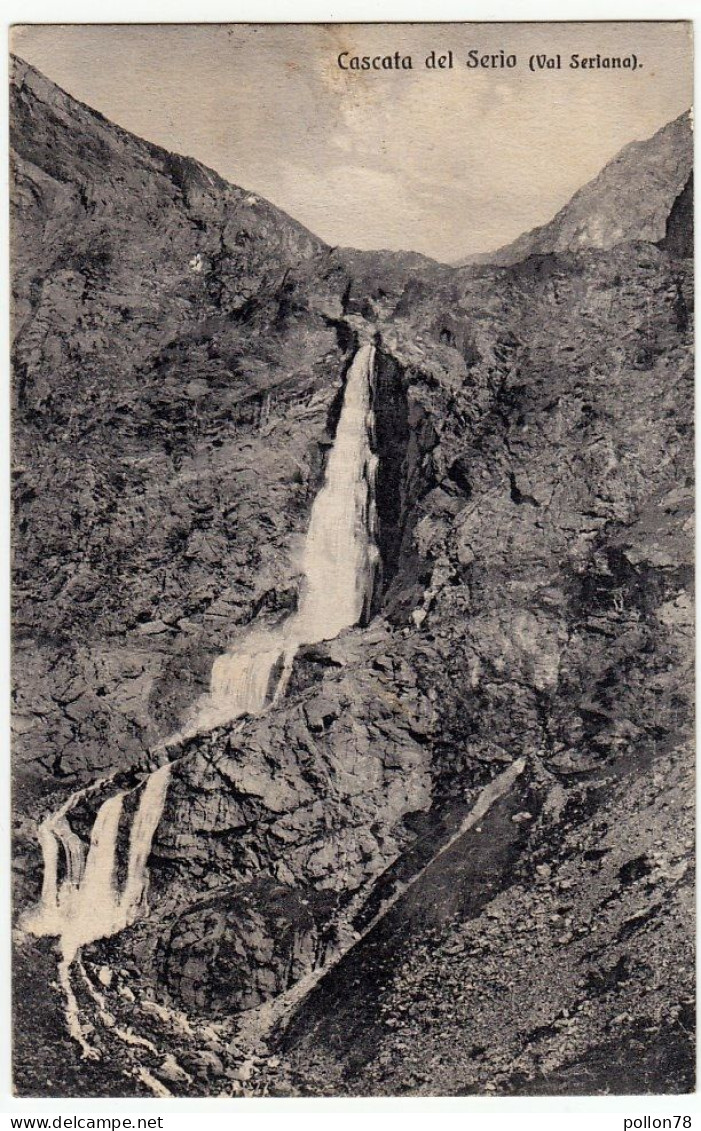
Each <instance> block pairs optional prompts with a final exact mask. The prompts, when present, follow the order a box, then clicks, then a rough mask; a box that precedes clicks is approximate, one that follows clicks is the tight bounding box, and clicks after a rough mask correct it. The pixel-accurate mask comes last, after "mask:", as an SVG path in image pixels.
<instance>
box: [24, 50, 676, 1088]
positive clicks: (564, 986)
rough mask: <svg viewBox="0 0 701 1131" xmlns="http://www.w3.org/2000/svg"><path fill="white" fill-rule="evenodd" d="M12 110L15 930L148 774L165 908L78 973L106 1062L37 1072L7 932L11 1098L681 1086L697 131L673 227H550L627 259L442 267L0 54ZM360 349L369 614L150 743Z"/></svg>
mask: <svg viewBox="0 0 701 1131" xmlns="http://www.w3.org/2000/svg"><path fill="white" fill-rule="evenodd" d="M13 100H14V101H13V106H14V109H13V145H14V150H15V153H16V160H17V165H16V173H15V189H16V193H15V195H16V200H15V208H16V212H15V216H14V228H13V240H14V249H15V262H16V278H15V286H16V294H15V298H14V302H15V306H14V312H15V313H14V330H15V345H14V351H15V355H14V356H15V372H16V396H17V407H16V410H15V411H16V415H15V432H16V440H15V453H14V454H15V459H16V472H15V499H16V504H17V518H16V526H15V553H16V566H15V582H16V597H15V609H16V613H15V617H16V636H15V694H16V697H17V706H16V713H15V718H16V723H17V727H18V736H17V739H16V744H15V755H14V757H15V763H14V765H15V774H16V780H17V783H18V787H17V790H16V794H15V798H16V820H17V841H16V845H17V849H16V857H17V867H18V877H19V878H18V884H17V887H16V903H17V906H18V910H21V909H22V907H23V906H25V905H26V904H27V903H29V902H31V901H32V900H33V899H34V898H36V894H37V891H38V885H39V882H40V866H39V859H38V853H37V848H36V843H35V821H36V816H37V811H38V810H41V811H45V810H46V809H50V808H55V807H56V805H57V804H58V802H59V801H60V800H61V799H63V798H65V797H66V796H67V795H68V794H69V793H70V792H71V791H72V790H74V789H75V788H76V786H77V785H79V784H82V783H85V782H87V781H92V780H93V779H95V778H97V777H99V776H101V775H102V774H104V773H105V771H106V770H108V769H117V770H120V771H122V773H123V775H124V776H125V778H127V779H128V780H129V781H130V782H131V784H132V786H133V787H134V789H135V794H134V796H135V797H136V796H138V790H139V789H140V785H139V783H140V781H142V780H143V774H144V772H145V771H146V770H148V769H149V768H152V767H153V766H155V765H156V764H157V763H158V762H159V761H162V760H163V759H164V758H166V757H167V758H172V759H174V765H173V772H172V779H171V786H170V788H169V792H168V796H167V801H166V808H165V811H164V814H163V819H162V820H161V823H160V825H159V828H158V831H157V834H156V837H155V839H154V842H153V846H152V852H151V857H150V861H149V868H150V876H151V884H150V892H149V903H150V908H151V911H150V915H149V916H148V917H146V918H144V919H143V920H142V921H140V922H139V923H137V924H136V925H135V926H134V927H132V928H130V929H129V930H127V931H125V932H123V933H122V934H121V935H120V936H118V937H116V938H113V939H109V940H105V941H103V942H99V943H97V944H95V945H94V946H93V947H91V948H89V949H88V950H87V951H86V953H85V955H84V968H83V969H84V980H83V982H81V984H80V994H79V997H80V1001H79V1004H80V1005H81V1007H82V1008H84V1009H85V1010H86V1011H87V1010H88V1009H90V1010H92V1015H93V1017H94V1028H95V1033H94V1040H95V1044H96V1046H97V1047H98V1048H100V1047H101V1048H102V1049H103V1050H104V1053H105V1059H104V1061H103V1063H102V1064H96V1065H93V1064H91V1063H80V1064H78V1063H77V1062H76V1060H75V1057H74V1056H72V1055H71V1054H70V1049H68V1050H67V1049H66V1047H65V1045H64V1043H63V1042H64V1040H65V1038H64V1037H63V1035H62V1034H60V1033H59V1031H58V1023H56V1025H54V1026H53V1027H51V1025H50V1022H49V1021H47V1022H46V1024H47V1025H49V1026H50V1028H49V1032H48V1033H47V1035H46V1043H47V1045H48V1046H49V1050H50V1051H49V1052H48V1053H47V1054H46V1057H45V1058H44V1059H43V1060H42V1062H41V1063H38V1062H37V1060H36V1053H35V1052H33V1051H32V1042H31V1040H30V1037H29V1035H28V1034H27V1032H26V1029H27V1027H28V1023H27V1022H25V1023H24V1025H23V1022H22V1018H23V1017H24V1013H23V1011H24V1010H26V1009H27V1008H30V1009H31V1008H34V1007H35V1005H36V1003H37V1002H40V1001H42V1000H43V998H42V995H43V994H45V993H46V986H45V984H44V982H43V981H42V977H44V975H43V974H42V970H43V969H44V966H43V965H42V963H45V962H46V959H47V956H48V954H49V944H48V943H45V942H40V943H37V942H36V941H35V940H30V939H27V938H26V937H23V938H21V939H20V940H19V942H18V959H17V974H16V985H17V989H18V999H17V1000H18V1004H17V1009H18V1018H19V1020H18V1044H17V1056H16V1078H17V1083H18V1087H19V1088H20V1090H21V1091H25V1092H27V1091H30V1092H31V1091H33V1092H40V1093H42V1094H56V1093H59V1094H60V1093H61V1092H62V1091H63V1093H64V1094H65V1091H66V1090H68V1091H70V1092H73V1093H76V1094H91V1093H92V1094H95V1093H99V1094H103V1093H107V1094H133V1093H135V1092H136V1093H138V1094H141V1093H142V1092H148V1091H153V1090H154V1089H156V1090H157V1089H158V1088H159V1087H160V1088H163V1089H166V1088H167V1089H168V1090H169V1091H171V1092H174V1093H176V1094H193V1095H194V1094H202V1093H209V1094H219V1093H222V1094H240V1093H241V1092H246V1093H251V1094H264V1093H273V1094H324V1093H329V1092H333V1093H335V1094H338V1093H344V1092H348V1093H358V1094H362V1093H365V1094H367V1093H383V1092H387V1093H398V1092H399V1093H413V1092H425V1093H430V1092H436V1091H438V1092H442V1093H456V1094H459V1093H465V1092H490V1091H491V1092H494V1091H497V1092H514V1091H516V1092H519V1091H520V1092H524V1091H526V1092H540V1093H543V1092H546V1093H547V1092H554V1091H558V1090H560V1091H576V1090H578V1088H579V1089H580V1090H581V1087H580V1085H581V1082H582V1081H584V1082H586V1087H585V1090H588V1091H594V1092H596V1091H602V1092H603V1091H616V1090H624V1091H633V1090H638V1088H639V1087H640V1088H641V1089H643V1090H644V1089H645V1088H650V1089H652V1090H657V1091H670V1092H674V1091H680V1090H685V1089H688V1088H689V1087H690V1086H691V1072H692V1068H691V1065H692V1063H693V1059H692V1056H691V1046H690V1043H689V1039H688V1029H689V1017H690V1010H691V1008H692V1004H691V1003H692V1001H693V989H692V986H691V984H690V980H691V977H692V969H693V962H692V959H691V946H692V932H691V927H690V922H689V899H690V894H689V893H690V890H691V889H690V886H689V885H690V874H691V866H692V847H693V842H692V834H691V832H690V830H689V828H688V821H689V819H690V809H689V806H690V802H691V800H692V798H693V794H692V792H691V788H692V786H691V773H692V759H691V755H690V752H689V742H690V717H691V695H692V683H691V633H692V604H691V600H692V599H691V595H690V592H691V583H692V577H693V562H692V556H691V534H690V524H691V514H692V504H693V498H692V449H693V442H692V441H693V437H692V430H691V420H692V411H693V410H692V404H693V367H692V361H691V325H692V313H691V276H690V264H689V260H688V259H686V258H685V254H686V252H687V250H688V248H689V246H690V243H689V223H690V211H689V209H688V207H687V205H686V203H685V199H684V195H683V194H684V183H685V179H686V176H687V174H688V167H687V165H686V164H685V162H686V161H687V158H686V149H685V145H686V142H685V140H684V138H685V137H686V131H687V130H688V126H687V124H685V123H684V122H683V121H679V122H677V123H672V124H671V125H670V127H668V129H667V134H666V135H665V140H664V146H661V147H660V150H659V154H658V158H657V163H656V165H655V166H654V167H655V170H656V172H655V176H656V178H657V181H656V183H658V184H663V185H664V186H665V189H664V193H662V192H661V193H660V194H659V199H658V204H659V208H658V212H659V215H658V214H656V215H655V217H654V218H651V216H650V215H648V216H647V218H646V219H645V221H644V222H643V221H642V220H641V217H640V216H639V215H638V213H634V214H630V213H629V212H627V211H626V210H625V208H624V205H623V204H622V203H621V201H620V200H618V199H617V193H618V185H619V179H617V178H615V177H613V174H612V173H611V168H612V167H611V166H609V167H607V170H605V171H604V173H602V175H601V177H600V178H599V181H598V182H595V183H597V184H598V186H599V187H598V188H597V189H596V195H595V197H592V194H591V193H590V192H589V189H585V190H582V193H580V194H578V196H577V197H575V200H574V201H573V202H572V210H571V213H570V215H571V216H574V215H575V213H576V214H577V215H578V216H579V217H580V220H579V221H577V223H578V224H580V226H581V224H585V221H586V223H588V224H589V225H590V227H589V229H587V230H590V231H593V230H594V226H595V225H596V223H598V220H597V217H600V216H602V215H603V214H604V213H605V215H606V216H607V217H614V216H615V215H616V214H617V212H618V210H619V208H620V210H621V211H626V216H627V219H626V226H625V227H624V228H622V229H621V231H620V232H619V234H618V235H616V236H615V237H614V236H612V235H611V233H612V232H613V230H614V227H615V224H614V223H613V220H612V221H611V224H612V225H613V226H611V225H609V227H607V228H606V231H607V232H608V235H606V236H605V237H604V236H602V237H601V241H600V244H599V246H595V247H585V248H583V247H582V246H581V243H582V241H580V242H579V243H577V241H576V240H574V237H572V238H570V237H569V236H568V237H565V236H563V237H562V239H563V240H564V243H563V244H562V246H561V247H558V248H550V249H549V253H548V254H529V255H528V256H527V257H524V258H523V261H521V262H518V263H515V264H513V265H512V266H509V267H508V268H502V267H497V266H482V267H474V268H464V269H461V270H453V269H451V268H448V267H445V266H442V265H439V264H436V263H433V262H431V261H430V260H424V259H422V258H421V257H414V256H401V255H390V254H385V253H374V252H373V253H361V252H355V251H352V250H342V249H335V250H330V249H328V248H326V247H324V246H323V245H322V244H321V243H320V241H318V240H316V239H315V238H314V237H313V236H312V235H310V234H309V233H308V232H306V231H305V230H304V229H302V228H301V227H300V226H299V225H296V224H295V223H294V222H293V221H292V220H290V219H289V218H288V217H286V216H284V215H283V214H282V213H280V212H278V211H277V210H275V209H273V208H272V206H270V205H269V204H267V203H266V202H265V201H262V200H259V199H257V198H253V197H251V196H250V194H246V193H245V192H244V191H243V190H240V189H237V188H235V187H233V186H231V185H228V184H225V183H224V182H223V181H221V180H220V179H219V178H218V177H217V176H216V175H215V174H214V173H211V172H210V171H208V170H206V169H204V168H203V167H202V166H200V165H198V164H197V163H196V162H193V161H189V160H187V159H184V158H176V157H173V156H172V155H168V154H165V153H163V152H162V151H160V150H158V149H156V148H155V147H153V146H150V145H147V144H146V143H144V142H142V141H140V140H139V139H136V138H132V137H131V136H130V135H128V134H126V133H124V131H122V130H119V129H118V128H117V127H114V126H112V125H111V124H110V123H107V122H105V121H104V120H103V119H101V118H100V116H99V115H96V114H95V113H94V112H93V111H90V110H89V109H88V108H86V107H83V106H80V105H79V104H77V103H76V102H74V101H73V100H72V99H70V98H69V97H68V96H67V95H65V94H63V93H62V92H60V91H59V90H58V89H57V88H55V87H53V86H52V84H50V83H49V82H48V81H47V80H45V79H43V78H42V77H41V76H39V75H38V74H37V73H36V72H34V71H32V69H31V68H28V67H26V66H25V65H24V64H17V66H16V70H15V74H14V80H13ZM663 134H664V131H663ZM659 136H661V135H658V137H659ZM625 152H626V153H628V154H629V156H628V157H627V158H625V161H628V160H632V158H631V157H630V152H629V151H625ZM633 152H634V155H635V153H637V154H638V156H637V157H636V158H635V160H636V162H637V163H638V164H640V161H641V160H642V158H641V156H640V153H639V152H638V151H637V150H635V151H633ZM664 154H666V155H667V157H666V158H665V157H664ZM624 164H625V162H624ZM653 164H654V163H651V168H652V165H653ZM651 175H652V174H651ZM621 176H622V175H621ZM623 179H625V178H623ZM665 193H666V194H667V195H666V196H665V199H666V200H667V204H666V205H664V206H663V205H662V204H661V203H660V202H661V200H662V196H663V195H664V194H665ZM587 194H588V195H587ZM587 201H589V204H587ZM665 208H666V211H665ZM588 209H589V211H588ZM602 210H603V211H602ZM561 215H562V214H561ZM636 217H637V218H636ZM568 223H569V221H568ZM572 224H573V225H574V227H573V228H572V230H573V231H574V228H575V227H576V224H574V220H573V221H572ZM566 226H567V225H566V224H565V222H564V221H563V222H562V224H561V225H560V227H561V229H562V231H563V232H564V230H565V227H566ZM568 230H569V229H568ZM582 230H584V229H582ZM602 230H603V229H602ZM573 240H574V242H573ZM583 242H585V243H586V242H587V241H586V240H585V241H583ZM588 242H596V241H588ZM614 244H615V246H613V245H614ZM570 245H572V246H570ZM367 337H372V338H373V339H374V341H375V342H376V347H377V364H376V374H375V388H374V412H375V440H374V442H375V447H376V454H377V456H378V458H379V464H378V472H377V512H378V514H377V541H378V548H379V550H380V555H381V563H380V564H381V568H380V571H379V575H378V582H377V584H376V587H375V593H374V597H373V602H372V609H371V615H370V618H369V620H368V623H365V624H361V625H360V626H358V627H357V628H355V629H352V630H350V631H348V632H347V633H344V634H342V635H341V636H340V637H339V638H338V639H337V640H335V641H330V642H326V643H323V644H318V645H314V646H308V647H304V648H302V649H301V650H300V652H299V654H298V655H297V658H296V660H295V664H294V667H293V671H292V674H291V679H290V683H289V686H288V688H287V693H286V695H285V697H284V699H283V700H282V701H281V702H279V703H278V704H276V706H275V708H274V709H273V710H271V711H269V712H267V713H266V714H264V715H263V716H261V717H259V718H248V717H246V718H244V719H242V720H239V721H238V722H237V723H236V724H235V725H232V726H227V727H221V728H218V729H216V730H214V731H212V733H211V734H208V735H200V736H197V737H192V738H190V739H189V740H187V741H186V742H183V741H180V740H178V739H175V740H174V743H173V744H171V745H170V746H169V747H167V748H164V747H163V746H162V744H161V743H160V740H162V739H163V738H164V737H166V736H167V735H168V734H170V732H171V731H174V730H177V729H178V727H180V726H181V724H182V722H183V719H184V718H185V717H186V716H187V711H188V709H189V707H190V706H191V704H192V703H193V701H194V700H195V699H196V697H197V696H198V695H199V694H201V692H202V690H203V688H204V686H205V685H206V681H207V677H208V672H209V668H210V666H211V662H212V659H213V657H214V656H215V655H216V654H217V653H218V652H220V651H221V650H222V649H223V648H225V647H226V645H227V644H228V643H229V642H230V641H231V640H233V639H236V638H237V636H240V634H241V633H242V632H245V631H246V630H247V629H248V628H249V626H251V625H255V626H257V627H260V626H263V625H271V624H275V623H277V622H279V620H280V618H282V617H283V616H284V615H285V614H286V613H287V612H288V611H289V610H290V609H292V608H293V607H294V605H295V602H296V597H297V582H298V577H299V570H300V565H299V547H300V544H301V538H302V536H303V533H304V531H305V529H306V524H307V522H308V517H309V512H310V508H311V503H312V500H313V497H314V495H315V493H316V491H317V489H318V487H319V485H320V483H321V481H322V477H323V469H324V463H325V456H326V452H327V451H328V448H329V445H330V444H331V443H332V442H333V438H334V434H335V428H336V424H337V421H338V414H339V411H340V403H341V398H342V394H343V382H344V375H345V372H346V370H347V367H348V365H349V363H350V359H351V357H352V354H353V351H354V349H355V345H356V343H357V341H358V340H360V338H367ZM490 791H491V792H490ZM485 799H486V800H485ZM487 802H488V803H487ZM93 817H94V801H91V802H88V803H86V804H85V805H83V806H82V807H80V808H79V809H78V810H77V811H76V813H75V816H74V817H73V820H74V827H75V829H76V831H78V832H79V834H80V835H82V836H84V837H87V836H88V835H89V829H90V823H91V821H92V819H93ZM622 830H623V831H622ZM553 969H556V970H557V977H556V978H553V976H552V971H553ZM555 983H556V985H555ZM96 995H97V996H96ZM96 1002H97V1005H96ZM91 1003H92V1004H91ZM105 1016H106V1017H107V1018H108V1020H107V1021H106V1020H105ZM109 1019H111V1020H109ZM115 1025H116V1026H117V1028H118V1029H119V1030H120V1031H121V1032H122V1034H123V1033H125V1032H126V1033H132V1035H133V1034H134V1033H136V1034H138V1037H139V1040H140V1041H141V1042H142V1043H141V1045H138V1044H137V1045H136V1046H135V1045H134V1043H133V1042H130V1041H129V1040H126V1041H124V1040H121V1039H120V1040H117V1039H116V1037H115V1032H116V1030H115ZM23 1034H24V1035H23ZM670 1034H671V1036H670ZM144 1041H146V1042H147V1044H146V1045H145V1044H144V1043H143V1042H144ZM613 1045H615V1047H616V1048H618V1049H623V1050H625V1052H624V1054H622V1059H621V1061H620V1062H619V1063H618V1064H617V1063H615V1062H613V1061H612V1058H611V1056H610V1055H609V1051H608V1050H610V1048H611V1047H612V1046H613ZM663 1049H664V1050H666V1051H665V1056H664V1057H662V1056H661V1050H663ZM108 1062H109V1063H108ZM66 1065H69V1067H66Z"/></svg>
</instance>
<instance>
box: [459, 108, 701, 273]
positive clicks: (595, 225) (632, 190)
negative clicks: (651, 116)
mask: <svg viewBox="0 0 701 1131" xmlns="http://www.w3.org/2000/svg"><path fill="white" fill-rule="evenodd" d="M692 165H693V135H692V128H691V112H690V111H688V110H687V111H685V112H684V113H683V114H680V115H679V116H678V117H677V118H675V119H673V120H672V121H671V122H667V123H666V124H665V125H664V126H662V127H661V128H660V129H659V130H657V132H656V133H654V134H653V135H652V136H651V137H649V138H646V139H644V140H642V141H637V140H636V141H631V142H629V143H628V144H627V145H625V146H624V147H623V148H622V149H620V150H619V151H618V153H617V154H616V155H615V156H614V157H613V158H612V159H611V160H610V161H608V162H607V163H606V165H604V166H603V168H602V169H601V170H600V171H599V172H598V173H597V174H596V176H595V177H593V178H592V180H591V181H588V182H587V183H586V184H585V185H583V186H582V187H581V188H580V189H578V190H577V191H576V192H575V193H574V194H573V196H571V197H570V199H569V200H568V201H567V203H566V204H564V205H563V206H562V208H560V209H559V210H558V212H556V214H555V215H554V216H553V218H552V220H549V221H547V222H546V223H545V224H542V225H540V226H538V227H536V228H532V229H531V230H530V231H527V232H524V233H523V234H522V235H520V236H518V237H517V238H516V239H515V240H513V241H512V242H511V243H508V244H506V245H504V246H503V247H500V248H497V249H496V250H495V251H490V252H482V253H479V254H477V255H472V256H466V257H465V258H463V259H460V260H457V261H456V262H455V263H453V266H454V267H458V268H459V267H465V266H472V265H475V264H487V263H489V264H495V265H498V266H508V265H510V264H512V263H517V262H518V261H519V260H522V259H526V258H527V257H528V256H529V255H547V254H550V253H552V252H562V251H576V250H578V249H579V248H585V247H596V248H600V249H602V250H606V249H608V248H610V247H613V246H614V244H616V243H622V242H625V240H627V239H631V238H634V239H647V240H650V242H652V243H656V242H658V241H659V240H661V239H663V238H664V235H665V223H666V219H667V216H668V215H669V211H670V209H671V207H672V204H673V202H674V200H675V199H676V198H677V196H679V194H680V193H681V192H682V190H683V188H684V185H685V184H686V182H687V181H688V178H689V176H690V174H691V170H692Z"/></svg>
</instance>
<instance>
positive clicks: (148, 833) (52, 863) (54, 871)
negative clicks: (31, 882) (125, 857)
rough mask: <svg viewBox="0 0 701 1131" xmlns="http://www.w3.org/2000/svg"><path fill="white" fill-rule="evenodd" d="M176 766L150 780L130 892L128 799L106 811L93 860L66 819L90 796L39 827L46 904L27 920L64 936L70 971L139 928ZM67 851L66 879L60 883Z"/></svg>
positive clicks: (139, 815) (136, 824) (119, 797)
mask: <svg viewBox="0 0 701 1131" xmlns="http://www.w3.org/2000/svg"><path fill="white" fill-rule="evenodd" d="M170 769H171V767H170V765H169V764H166V765H165V766H161V767H160V769H158V770H156V771H155V773H153V774H150V775H149V777H148V778H147V779H146V784H145V785H144V786H143V787H142V792H141V797H140V798H139V804H138V808H137V809H136V812H135V814H134V818H133V821H132V826H131V833H130V837H129V864H128V869H127V878H126V882H125V884H124V887H123V889H122V890H120V889H119V886H118V884H117V881H116V875H115V873H116V866H117V837H118V834H119V825H120V820H121V817H122V809H123V804H124V798H125V796H126V794H125V793H115V794H113V795H112V796H111V797H108V798H107V800H106V801H104V802H103V804H102V805H101V806H100V808H99V809H98V812H97V816H96V817H95V821H94V823H93V827H92V832H91V834H90V844H89V846H88V850H87V855H86V854H85V849H84V846H83V843H82V841H81V840H80V838H79V837H78V836H76V834H75V833H74V832H72V831H71V829H70V826H69V824H68V820H67V816H66V814H67V813H68V812H69V811H70V809H71V808H73V806H74V805H75V804H76V803H77V802H78V801H79V800H80V799H81V798H82V797H83V796H85V792H86V791H85V790H82V791H81V792H80V793H79V794H75V795H74V796H73V797H72V798H71V799H70V801H69V802H68V803H67V804H66V805H64V806H63V808H62V809H60V810H59V812H58V813H57V814H55V815H53V816H50V817H47V819H46V820H45V821H43V822H42V824H41V825H40V826H39V842H40V844H41V846H42V850H43V854H44V883H43V887H42V892H41V901H40V904H39V906H38V907H37V908H36V909H35V910H34V911H32V912H31V913H30V914H29V915H28V916H27V917H26V918H25V920H24V922H23V926H24V927H25V928H26V929H27V930H28V931H30V932H31V933H32V934H34V935H56V936H58V938H59V940H60V949H61V959H62V963H63V965H65V966H66V967H68V966H70V964H71V962H72V961H73V959H74V958H75V956H76V954H77V953H78V951H79V950H80V948H81V947H82V946H84V945H85V943H88V942H94V941H95V939H101V938H107V937H108V936H110V935H114V934H116V932H117V931H122V930H124V928H125V927H127V926H129V924H130V923H133V922H134V920H135V919H136V917H137V915H138V914H139V912H140V910H142V907H143V903H144V898H145V894H146V890H147V887H148V871H147V867H146V865H147V862H148V857H149V853H150V851H151V842H152V840H153V834H154V832H155V831H156V827H157V825H158V822H159V821H160V819H161V814H162V812H163V805H164V803H165V797H166V791H167V788H168V779H169V776H170ZM59 847H60V848H61V849H62V850H63V855H64V860H65V864H66V875H65V877H64V879H63V880H62V881H61V883H59V882H58V859H59Z"/></svg>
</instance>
